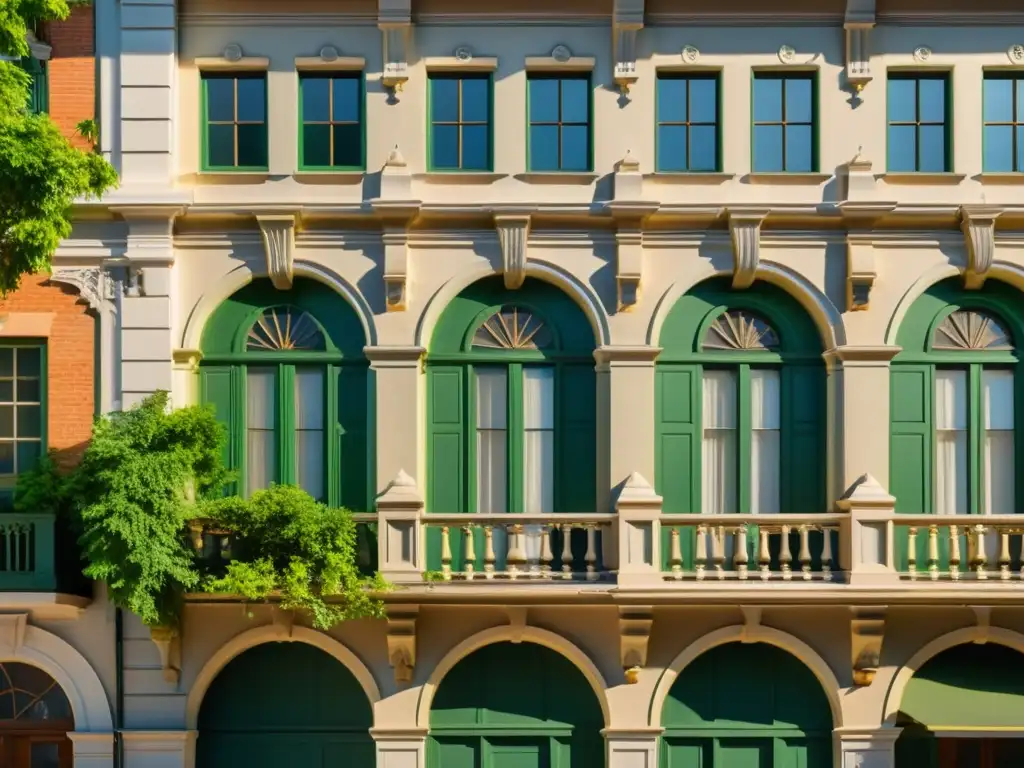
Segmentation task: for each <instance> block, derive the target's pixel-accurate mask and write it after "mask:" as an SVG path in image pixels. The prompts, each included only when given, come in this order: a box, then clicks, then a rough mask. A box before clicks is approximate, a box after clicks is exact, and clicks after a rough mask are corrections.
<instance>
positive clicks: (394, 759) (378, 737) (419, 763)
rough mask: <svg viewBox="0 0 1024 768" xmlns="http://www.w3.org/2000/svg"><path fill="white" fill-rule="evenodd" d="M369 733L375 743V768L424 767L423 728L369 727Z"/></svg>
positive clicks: (424, 743) (425, 742)
mask: <svg viewBox="0 0 1024 768" xmlns="http://www.w3.org/2000/svg"><path fill="white" fill-rule="evenodd" d="M370 735H371V736H372V737H373V740H374V741H375V742H376V743H377V768H424V766H425V765H426V751H427V732H426V731H425V730H423V729H419V728H413V729H405V730H385V729H383V728H371V729H370Z"/></svg>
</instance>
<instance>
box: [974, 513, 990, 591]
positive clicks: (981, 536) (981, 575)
mask: <svg viewBox="0 0 1024 768" xmlns="http://www.w3.org/2000/svg"><path fill="white" fill-rule="evenodd" d="M985 531H986V526H984V525H976V526H974V576H975V578H977V579H987V578H988V553H986V552H985Z"/></svg>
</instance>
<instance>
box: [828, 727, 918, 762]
mask: <svg viewBox="0 0 1024 768" xmlns="http://www.w3.org/2000/svg"><path fill="white" fill-rule="evenodd" d="M902 730H903V729H902V728H856V727H851V728H837V729H836V730H834V731H833V732H832V733H833V735H834V737H835V749H836V756H837V759H836V765H837V766H839V768H895V766H896V739H898V738H899V736H900V732H901V731H902Z"/></svg>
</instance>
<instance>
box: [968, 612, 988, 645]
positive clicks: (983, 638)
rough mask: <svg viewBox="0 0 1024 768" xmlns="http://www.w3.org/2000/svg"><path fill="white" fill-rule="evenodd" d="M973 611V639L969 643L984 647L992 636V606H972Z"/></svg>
mask: <svg viewBox="0 0 1024 768" xmlns="http://www.w3.org/2000/svg"><path fill="white" fill-rule="evenodd" d="M971 610H972V611H974V637H973V638H972V639H971V642H973V643H977V644H978V645H984V644H985V643H987V642H988V640H989V636H990V635H991V634H992V606H990V605H972V606H971Z"/></svg>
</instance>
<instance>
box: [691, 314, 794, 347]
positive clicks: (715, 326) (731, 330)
mask: <svg viewBox="0 0 1024 768" xmlns="http://www.w3.org/2000/svg"><path fill="white" fill-rule="evenodd" d="M778 346H779V335H778V334H777V333H776V332H775V329H774V328H772V327H771V326H770V325H768V323H766V322H765V321H764V320H762V319H761V318H759V317H755V316H753V315H751V314H748V313H746V312H742V311H739V310H731V311H729V312H725V313H724V314H722V315H719V316H718V317H717V318H716V319H715V321H714V322H713V323H712V324H711V327H710V328H708V333H707V336H705V338H704V349H705V350H727V351H737V350H772V349H776V348H778Z"/></svg>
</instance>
